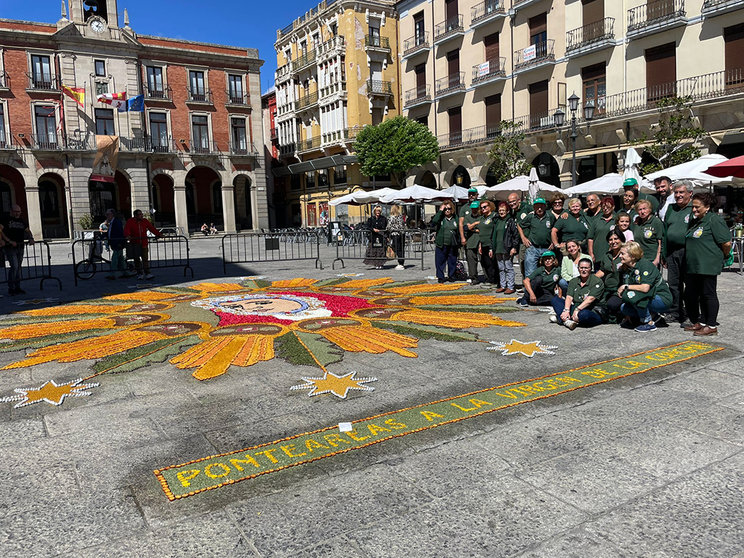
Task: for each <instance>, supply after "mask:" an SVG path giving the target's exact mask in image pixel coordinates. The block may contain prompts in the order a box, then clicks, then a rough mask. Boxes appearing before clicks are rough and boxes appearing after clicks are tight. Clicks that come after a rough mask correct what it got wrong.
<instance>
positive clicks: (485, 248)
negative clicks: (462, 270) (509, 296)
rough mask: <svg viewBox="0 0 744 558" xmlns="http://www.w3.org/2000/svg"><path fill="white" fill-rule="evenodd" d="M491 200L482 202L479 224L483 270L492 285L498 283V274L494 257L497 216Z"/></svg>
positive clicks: (479, 243)
mask: <svg viewBox="0 0 744 558" xmlns="http://www.w3.org/2000/svg"><path fill="white" fill-rule="evenodd" d="M495 207H496V206H494V204H493V202H492V201H491V200H482V201H481V202H480V214H481V217H480V223H479V224H478V254H480V263H481V266H482V267H483V271H484V272H485V273H486V281H487V282H488V283H490V284H492V285H496V286H497V287H498V286H499V285H498V278H497V276H496V265H495V263H494V259H493V237H494V229H495V227H496V216H495V215H494V209H495Z"/></svg>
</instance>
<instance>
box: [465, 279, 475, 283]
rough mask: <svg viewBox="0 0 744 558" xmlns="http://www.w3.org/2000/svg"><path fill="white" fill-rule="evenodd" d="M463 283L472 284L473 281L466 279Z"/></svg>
mask: <svg viewBox="0 0 744 558" xmlns="http://www.w3.org/2000/svg"><path fill="white" fill-rule="evenodd" d="M465 282H466V283H472V282H473V280H472V279H467V280H466V281H465Z"/></svg>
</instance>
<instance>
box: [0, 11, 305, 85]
mask: <svg viewBox="0 0 744 558" xmlns="http://www.w3.org/2000/svg"><path fill="white" fill-rule="evenodd" d="M319 1H320V0H317V1H316V0H274V1H273V2H272V1H266V0H223V1H221V2H220V1H215V0H208V1H207V2H205V1H204V0H120V1H119V3H118V4H119V13H120V21H119V24H120V25H123V17H124V8H126V9H127V10H128V11H129V21H130V24H131V26H132V28H133V29H134V30H135V31H136V32H137V33H141V34H143V35H158V36H161V37H174V38H178V39H187V40H190V41H203V42H207V43H219V44H225V45H233V46H241V47H249V48H257V49H258V54H259V56H260V57H261V59H262V60H264V61H265V63H264V65H263V66H262V67H261V90H262V92H263V91H266V89H268V88H269V87H270V86H271V85H272V84H273V82H274V70H276V54H275V52H274V41H275V40H276V30H277V29H281V28H282V27H284V26H285V25H288V24H289V23H290V22H291V21H292V20H293V19H296V18H297V17H299V16H300V15H302V14H303V13H305V12H306V11H308V10H309V9H310V8H312V7H314V6H316V5H317V4H318V2H319ZM60 5H61V3H60V0H43V1H41V2H28V1H26V2H24V1H19V0H0V17H2V18H7V19H24V20H27V21H42V22H45V23H55V22H56V21H57V20H58V19H59V14H60ZM194 14H198V15H197V16H196V17H195V16H194ZM194 21H197V22H198V24H194Z"/></svg>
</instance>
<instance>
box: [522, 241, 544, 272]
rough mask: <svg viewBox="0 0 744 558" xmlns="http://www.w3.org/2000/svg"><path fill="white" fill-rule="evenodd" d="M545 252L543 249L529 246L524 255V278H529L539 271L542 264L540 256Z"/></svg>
mask: <svg viewBox="0 0 744 558" xmlns="http://www.w3.org/2000/svg"><path fill="white" fill-rule="evenodd" d="M544 251H545V250H544V249H542V248H535V247H534V246H528V247H527V251H526V252H525V255H524V276H525V277H529V276H530V274H531V273H532V272H533V271H535V270H536V269H537V266H538V265H539V264H540V256H542V253H543V252H544Z"/></svg>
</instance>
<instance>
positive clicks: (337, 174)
mask: <svg viewBox="0 0 744 558" xmlns="http://www.w3.org/2000/svg"><path fill="white" fill-rule="evenodd" d="M346 180H347V178H346V165H341V166H340V167H334V169H333V183H334V184H346Z"/></svg>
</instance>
